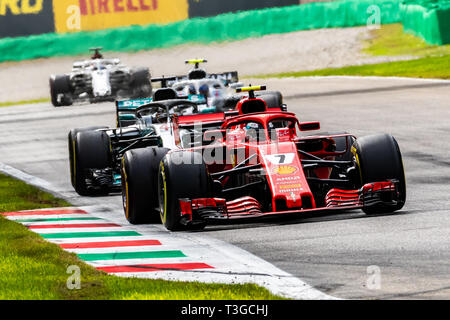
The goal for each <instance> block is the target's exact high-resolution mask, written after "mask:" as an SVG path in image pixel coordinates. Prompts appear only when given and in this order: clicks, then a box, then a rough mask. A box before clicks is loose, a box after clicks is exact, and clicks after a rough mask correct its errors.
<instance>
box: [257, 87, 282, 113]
mask: <svg viewBox="0 0 450 320" xmlns="http://www.w3.org/2000/svg"><path fill="white" fill-rule="evenodd" d="M256 97H257V98H258V99H262V100H264V101H265V102H266V104H267V109H274V108H280V109H281V108H282V107H283V95H282V94H281V92H279V91H267V92H263V93H261V94H260V95H257V96H256Z"/></svg>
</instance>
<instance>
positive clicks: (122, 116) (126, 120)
mask: <svg viewBox="0 0 450 320" xmlns="http://www.w3.org/2000/svg"><path fill="white" fill-rule="evenodd" d="M152 102H153V99H152V98H148V99H133V100H118V101H116V122H117V127H118V128H122V127H128V126H131V125H133V124H135V123H136V120H137V116H136V109H138V108H139V107H142V106H144V105H146V104H149V103H152Z"/></svg>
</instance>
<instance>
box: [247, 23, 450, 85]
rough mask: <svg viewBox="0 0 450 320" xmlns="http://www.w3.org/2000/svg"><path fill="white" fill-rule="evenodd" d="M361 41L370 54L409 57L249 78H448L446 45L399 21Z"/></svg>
mask: <svg viewBox="0 0 450 320" xmlns="http://www.w3.org/2000/svg"><path fill="white" fill-rule="evenodd" d="M371 33H372V37H371V39H368V40H365V41H364V48H363V52H364V53H366V54H368V55H373V56H379V55H383V56H412V57H415V59H414V58H413V60H406V61H395V62H386V63H377V64H368V65H360V66H348V67H343V68H328V69H319V70H312V71H298V72H285V73H277V74H265V75H257V76H252V78H263V79H264V78H285V77H308V76H344V75H347V76H382V77H412V78H432V79H450V45H445V46H434V45H428V44H426V43H425V42H424V41H423V40H422V39H420V38H418V37H415V36H413V35H410V34H406V33H404V32H403V27H402V25H401V24H390V25H383V26H382V27H381V29H378V30H373V31H371Z"/></svg>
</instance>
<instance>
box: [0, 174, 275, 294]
mask: <svg viewBox="0 0 450 320" xmlns="http://www.w3.org/2000/svg"><path fill="white" fill-rule="evenodd" d="M61 206H70V204H68V203H67V202H65V201H63V200H60V199H57V198H55V197H53V196H51V195H48V194H46V193H44V192H42V191H39V190H37V189H36V188H34V187H31V186H28V185H26V184H25V183H23V182H20V181H17V180H15V179H12V178H10V177H8V176H5V175H3V174H0V212H11V211H18V210H29V209H37V208H50V207H61ZM71 265H76V266H78V267H79V268H80V271H81V273H80V274H81V289H79V290H76V289H75V290H69V289H68V288H67V285H66V283H67V280H68V277H69V276H70V274H67V268H68V267H69V266H71ZM78 299H86V300H88V299H95V300H110V299H113V300H126V299H131V300H139V299H146V300H196V299H201V300H236V299H238V300H269V299H281V298H280V297H277V296H274V295H272V294H271V293H270V292H269V291H268V290H266V289H264V288H261V287H259V286H256V285H253V284H244V285H222V284H202V283H197V282H188V283H185V282H172V281H165V280H149V279H134V278H121V277H117V276H112V275H107V274H106V273H104V272H101V271H98V270H97V269H95V268H93V267H91V266H89V265H87V264H86V263H84V262H83V261H81V260H80V259H79V258H78V257H77V256H76V255H75V254H72V253H69V252H66V251H64V250H62V249H61V248H60V247H59V246H57V245H55V244H52V243H49V242H47V241H45V240H44V239H43V238H42V237H41V236H39V235H38V234H36V233H34V232H31V231H29V230H28V229H27V228H26V227H24V226H23V225H21V224H18V223H16V222H13V221H10V220H7V219H5V218H4V217H2V216H0V300H78Z"/></svg>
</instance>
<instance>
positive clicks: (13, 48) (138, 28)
mask: <svg viewBox="0 0 450 320" xmlns="http://www.w3.org/2000/svg"><path fill="white" fill-rule="evenodd" d="M449 43H450V1H449V0H340V1H318V0H300V1H299V0H245V1H244V0H229V1H221V0H58V1H56V0H18V1H8V0H2V1H0V84H1V87H2V89H3V90H2V91H0V103H3V104H6V103H10V102H14V101H18V100H21V101H22V100H26V101H32V100H35V99H37V100H40V101H41V100H43V99H48V76H49V75H50V74H57V73H64V72H68V71H69V69H70V67H71V63H72V62H73V61H74V60H77V59H84V58H85V57H88V50H89V48H91V47H103V48H104V52H105V56H108V57H113V58H116V57H117V58H120V59H122V61H123V62H124V63H125V64H127V65H131V66H133V65H135V66H146V67H148V68H150V70H151V72H152V76H161V75H171V74H175V73H180V72H182V73H183V72H186V71H187V70H186V66H185V65H184V63H183V61H184V60H185V59H189V58H198V57H201V58H207V59H208V61H209V64H208V70H209V71H211V72H213V71H223V70H225V69H230V70H238V71H239V72H240V75H241V76H244V77H252V78H255V77H266V78H267V77H286V76H290V77H292V76H296V77H300V76H308V75H377V76H401V77H418V78H422V77H424V78H444V79H446V78H448V77H449V74H448V73H449V71H448V70H449V69H450V68H449V67H450V62H449V59H448V54H449V52H450V49H449ZM43 70H45V72H43Z"/></svg>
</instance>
